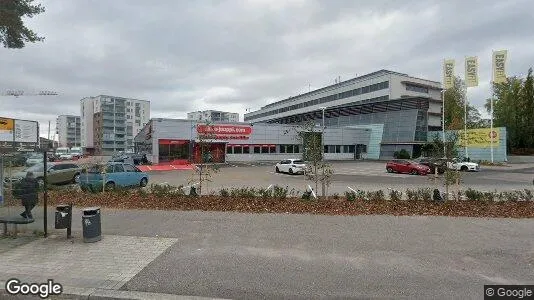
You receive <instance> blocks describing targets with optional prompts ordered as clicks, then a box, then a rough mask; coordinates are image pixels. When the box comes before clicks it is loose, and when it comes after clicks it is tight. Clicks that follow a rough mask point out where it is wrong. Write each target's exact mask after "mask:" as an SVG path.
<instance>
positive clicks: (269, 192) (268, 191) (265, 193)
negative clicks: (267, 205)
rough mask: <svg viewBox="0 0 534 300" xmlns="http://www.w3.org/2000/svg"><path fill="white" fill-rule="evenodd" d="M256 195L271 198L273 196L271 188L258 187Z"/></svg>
mask: <svg viewBox="0 0 534 300" xmlns="http://www.w3.org/2000/svg"><path fill="white" fill-rule="evenodd" d="M258 195H259V196H260V197H262V198H265V199H266V198H272V197H273V190H271V189H264V188H259V189H258Z"/></svg>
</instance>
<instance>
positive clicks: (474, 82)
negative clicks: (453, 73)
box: [465, 56, 478, 87]
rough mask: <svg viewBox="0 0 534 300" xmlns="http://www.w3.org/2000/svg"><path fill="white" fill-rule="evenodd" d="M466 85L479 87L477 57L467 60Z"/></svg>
mask: <svg viewBox="0 0 534 300" xmlns="http://www.w3.org/2000/svg"><path fill="white" fill-rule="evenodd" d="M465 84H466V85H467V87H474V86H478V59H477V57H476V56H471V57H466V58H465Z"/></svg>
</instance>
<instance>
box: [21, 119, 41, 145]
mask: <svg viewBox="0 0 534 300" xmlns="http://www.w3.org/2000/svg"><path fill="white" fill-rule="evenodd" d="M37 127H38V123H37V122H35V121H23V120H15V142H21V143H38V142H39V141H38V136H39V134H38V132H37Z"/></svg>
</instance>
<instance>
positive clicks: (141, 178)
mask: <svg viewBox="0 0 534 300" xmlns="http://www.w3.org/2000/svg"><path fill="white" fill-rule="evenodd" d="M148 179H149V177H148V174H146V173H145V172H142V171H141V170H139V169H138V168H136V167H135V166H134V165H132V164H126V163H120V162H108V163H107V164H105V165H95V166H93V167H91V168H89V169H88V170H86V171H84V172H82V174H81V175H80V181H79V182H80V188H81V189H82V190H84V191H87V190H91V191H98V190H100V189H101V188H102V187H105V189H106V190H112V189H114V188H116V187H123V188H124V187H145V186H146V185H147V184H148Z"/></svg>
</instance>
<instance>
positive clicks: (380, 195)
mask: <svg viewBox="0 0 534 300" xmlns="http://www.w3.org/2000/svg"><path fill="white" fill-rule="evenodd" d="M384 198H385V195H384V191H382V190H378V191H373V192H367V199H369V200H370V201H380V200H384Z"/></svg>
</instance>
